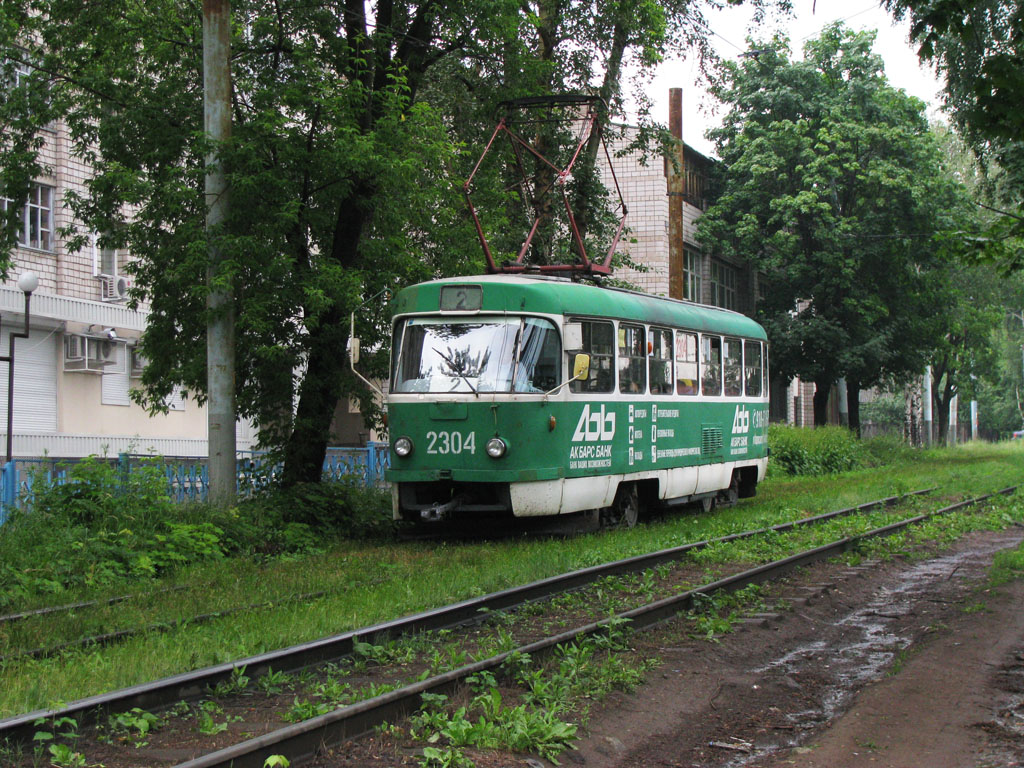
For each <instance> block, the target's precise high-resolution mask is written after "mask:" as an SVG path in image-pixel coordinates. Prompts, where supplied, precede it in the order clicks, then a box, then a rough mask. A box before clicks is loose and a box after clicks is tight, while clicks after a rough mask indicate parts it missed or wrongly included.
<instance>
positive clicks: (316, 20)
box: [4, 0, 500, 483]
mask: <svg viewBox="0 0 1024 768" xmlns="http://www.w3.org/2000/svg"><path fill="white" fill-rule="evenodd" d="M29 7H30V8H31V11H30V12H29V13H28V15H27V16H26V17H25V22H26V25H27V26H26V28H24V29H22V30H20V31H19V38H18V41H17V42H23V41H24V40H31V41H35V42H38V47H36V48H34V49H33V50H31V51H29V52H27V53H25V54H24V55H30V56H31V58H32V62H31V63H32V65H33V66H34V67H35V69H36V70H37V72H38V73H39V75H40V80H42V79H43V77H45V78H46V79H47V80H48V81H49V82H48V83H47V85H48V86H49V98H50V99H52V102H53V109H54V111H55V112H56V113H57V114H59V115H62V116H63V118H64V119H65V120H66V122H67V124H68V126H69V128H70V131H71V136H72V139H73V142H74V147H73V151H75V152H77V153H80V154H82V155H83V156H85V157H86V158H87V159H89V160H90V162H91V163H92V165H93V168H94V172H95V175H94V177H93V178H92V179H91V180H89V181H88V192H87V194H85V195H83V196H81V197H71V198H69V199H67V200H65V202H66V204H68V205H70V206H71V208H72V209H73V210H74V212H75V214H76V216H77V217H78V219H79V220H80V221H81V222H82V226H81V227H80V228H79V230H78V231H77V232H74V233H69V234H72V236H73V240H72V242H73V243H75V242H78V243H81V242H82V241H83V240H84V238H85V235H86V234H87V233H88V232H89V231H90V230H92V231H95V232H98V233H99V234H100V237H101V242H102V243H103V244H105V245H110V246H115V247H122V248H128V249H129V250H130V251H131V252H132V253H133V254H134V255H135V256H136V257H138V260H137V261H136V262H134V264H133V265H132V269H133V271H134V277H135V284H136V286H137V287H138V293H137V294H136V299H147V300H148V301H149V303H150V309H151V313H150V316H149V323H148V327H147V329H146V332H145V334H144V336H143V338H142V351H143V353H144V354H145V355H146V357H147V359H148V360H149V361H150V364H149V366H147V369H146V372H145V374H144V377H143V384H144V387H145V389H144V392H143V400H144V402H145V403H146V404H147V405H148V406H150V407H152V408H160V407H162V404H163V402H164V399H165V398H166V396H167V395H168V394H169V393H170V391H171V388H172V386H173V385H174V384H175V383H180V384H183V385H184V386H185V387H186V388H187V389H188V391H190V392H192V393H196V394H197V395H198V396H199V397H200V398H201V397H202V393H203V391H204V387H205V380H206V375H205V352H204V349H205V345H204V344H203V338H204V330H205V324H206V322H205V321H206V312H207V310H206V308H205V292H206V288H205V286H204V284H203V281H202V275H203V274H204V273H205V269H206V257H205V252H206V250H207V249H206V239H207V236H206V233H204V231H203V211H204V201H203V195H202V191H203V183H202V182H203V168H202V158H203V157H204V155H205V154H206V153H207V150H208V149H212V150H213V151H216V152H218V153H219V155H220V156H221V157H222V159H223V162H224V163H225V165H226V167H227V168H228V174H229V179H230V186H231V189H232V198H233V206H232V212H231V215H230V217H229V218H228V219H227V221H226V222H225V224H224V226H223V229H222V230H221V231H220V232H216V233H214V234H213V237H215V238H216V239H217V240H218V241H219V245H220V248H221V250H222V252H223V253H224V254H225V255H226V257H227V258H226V261H225V265H224V268H223V269H222V270H221V272H220V273H219V274H218V275H217V277H216V279H217V280H220V281H224V282H226V283H229V284H231V285H233V286H234V289H235V293H236V307H237V316H238V344H237V359H238V377H237V391H238V402H239V406H240V412H241V413H242V414H243V415H246V416H249V417H251V418H253V419H254V421H255V422H256V424H257V426H258V428H259V431H260V439H261V441H262V442H263V443H265V444H267V445H269V446H272V447H276V448H278V449H279V450H280V451H281V453H282V454H283V456H284V460H285V481H286V482H288V483H291V482H298V481H315V480H318V479H319V477H320V466H321V464H322V461H323V455H324V450H325V448H326V445H327V440H328V437H329V429H328V428H329V424H330V421H331V417H332V414H333V413H334V410H335V407H336V405H337V403H338V402H339V400H340V398H341V397H342V395H343V394H359V393H362V392H363V391H364V390H363V389H362V387H361V386H359V385H357V384H356V382H355V381H354V379H353V377H352V376H351V374H350V373H349V372H348V371H347V370H346V365H345V355H344V353H343V351H344V349H345V344H346V341H347V337H348V325H349V323H348V320H349V314H350V313H351V312H352V311H353V310H354V309H356V308H357V307H358V306H360V304H361V303H362V302H363V301H364V299H365V298H367V297H369V296H372V295H374V294H376V293H378V292H379V291H381V290H382V289H385V288H395V287H397V286H400V285H402V284H405V283H408V282H411V281H415V280H418V279H424V278H427V277H430V276H431V275H433V274H436V273H438V272H451V271H455V270H457V269H460V268H463V269H464V268H468V266H469V261H470V259H469V258H468V257H469V255H470V254H469V252H468V251H466V250H463V249H459V248H458V247H453V246H452V243H455V242H458V240H459V237H458V236H457V235H456V234H455V233H456V232H457V231H458V230H459V228H460V227H462V226H463V224H462V222H461V221H460V217H459V214H460V212H461V211H460V206H459V201H458V198H457V197H456V194H455V193H456V191H457V190H456V189H455V188H454V185H453V184H452V183H451V180H450V179H449V178H448V177H447V175H446V172H445V171H446V168H447V166H448V165H449V163H450V162H451V160H452V158H453V156H454V146H453V144H452V143H451V142H450V141H449V138H448V135H447V133H446V131H445V127H444V125H443V123H442V120H441V117H440V115H439V114H438V113H437V111H436V110H433V109H431V108H430V107H429V106H428V105H427V104H425V103H422V102H418V101H417V100H416V89H417V87H418V86H419V84H420V83H421V82H422V79H423V77H424V73H425V72H426V71H427V69H428V68H429V66H430V65H431V64H432V63H433V62H434V61H436V60H437V59H438V58H440V57H443V56H444V55H447V54H449V53H450V52H451V51H455V50H463V49H465V48H466V47H467V46H468V45H470V44H471V43H472V40H473V37H474V35H475V34H476V31H477V28H475V27H473V26H469V25H466V24H465V16H466V15H469V16H471V17H476V16H480V17H482V18H487V17H485V16H484V15H483V14H481V13H479V12H478V11H477V9H475V8H473V7H472V6H471V5H467V4H460V3H453V4H449V5H448V6H446V9H445V13H444V14H442V13H440V12H439V9H438V8H437V7H436V5H435V4H434V3H433V2H430V1H429V0H427V1H426V2H422V3H389V4H382V5H381V6H380V7H379V9H378V12H377V15H376V17H375V18H369V17H367V16H366V14H365V13H364V12H363V10H362V9H363V5H362V4H361V3H347V4H342V3H337V4H330V5H324V4H309V3H299V2H280V3H275V4H267V3H259V2H236V3H234V15H233V18H234V26H235V34H234V40H233V45H232V49H233V52H234V56H233V58H234V60H233V62H232V70H233V122H234V131H233V137H232V140H231V141H230V142H229V143H227V144H225V145H224V146H220V147H212V148H211V147H208V146H206V143H205V142H204V140H203V138H202V135H201V117H202V108H201V103H202V102H201V95H202V92H201V71H202V68H201V51H202V49H201V33H200V26H199V21H200V19H201V15H200V13H199V10H200V9H199V7H198V5H196V4H193V3H181V2H173V1H171V0H164V1H163V2H153V3H146V4H143V5H132V6H129V7H121V6H116V5H112V4H103V3H100V4H90V5H89V6H86V7H83V6H82V5H81V4H80V3H75V2H68V1H66V0H52V1H50V2H45V1H44V0H40V1H39V2H35V3H31V4H30V6H29ZM499 8H500V6H499ZM4 42H5V43H7V44H8V47H7V50H10V47H9V46H10V44H11V43H13V42H16V41H13V40H10V39H9V38H8V40H5V41H4ZM11 55H12V57H13V56H17V55H20V54H19V52H18V51H12V54H11ZM35 127H36V128H38V126H35ZM31 129H32V126H29V125H26V130H25V134H26V135H27V134H28V132H29V130H31ZM397 201H400V203H399V202H397ZM383 306H384V304H383V302H378V303H374V304H371V305H368V306H366V307H364V308H363V311H361V312H360V313H359V322H358V326H359V329H360V332H361V333H362V334H363V335H364V336H365V337H367V338H368V341H369V342H370V343H371V344H373V343H374V342H377V341H379V340H380V339H381V338H382V335H383V332H384V331H385V329H386V328H387V318H386V316H385V312H384V310H383ZM373 364H374V365H375V366H376V370H377V371H378V372H379V371H380V370H381V369H382V367H383V366H384V365H386V361H384V360H376V361H373ZM293 403H294V409H293V408H292V404H293ZM364 406H371V400H370V398H368V397H367V398H364Z"/></svg>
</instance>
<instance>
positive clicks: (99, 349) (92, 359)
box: [86, 339, 117, 367]
mask: <svg viewBox="0 0 1024 768" xmlns="http://www.w3.org/2000/svg"><path fill="white" fill-rule="evenodd" d="M88 341H89V354H88V355H87V356H86V357H87V359H88V362H89V363H90V364H92V365H97V366H100V367H103V366H105V365H111V364H112V363H115V362H117V347H116V344H117V342H114V341H111V340H110V339H89V340H88Z"/></svg>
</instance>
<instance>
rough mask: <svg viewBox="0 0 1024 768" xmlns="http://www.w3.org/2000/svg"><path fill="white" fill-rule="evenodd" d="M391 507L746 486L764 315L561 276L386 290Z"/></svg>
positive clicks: (754, 446) (755, 428)
mask: <svg viewBox="0 0 1024 768" xmlns="http://www.w3.org/2000/svg"><path fill="white" fill-rule="evenodd" d="M395 305H396V312H395V318H394V343H393V350H392V355H393V359H392V375H391V386H390V392H389V394H388V421H389V431H390V434H391V457H390V458H391V469H390V470H389V471H388V473H387V478H388V479H389V480H390V481H391V483H392V489H393V495H394V513H395V517H396V518H399V519H407V520H415V521H433V520H440V519H456V520H458V519H470V518H481V517H485V516H499V517H500V516H506V517H516V518H526V517H538V516H551V515H566V514H572V513H586V514H587V515H589V516H590V517H591V518H593V519H597V518H598V517H599V518H600V519H601V521H602V522H603V523H605V524H625V525H632V524H633V523H634V522H635V521H636V519H637V516H638V513H639V510H640V509H641V508H642V507H643V506H644V505H652V504H659V503H663V504H683V503H692V502H702V503H703V504H704V505H705V506H706V507H707V508H709V507H710V504H711V502H712V501H713V499H714V498H715V497H716V496H717V497H719V498H722V497H727V498H730V499H735V498H737V497H744V496H752V495H754V492H755V489H756V487H757V483H758V482H759V481H761V480H762V479H764V474H765V470H766V467H767V461H768V459H767V429H768V375H767V339H766V336H765V332H764V329H762V328H761V326H759V325H758V324H757V323H755V322H754V321H753V320H751V319H750V318H748V317H745V316H744V315H741V314H738V313H736V312H731V311H728V310H724V309H719V308H716V307H709V306H703V305H699V304H693V303H690V302H684V301H677V300H672V299H664V298H658V297H655V296H649V295H645V294H641V293H636V292H632V291H624V290H619V289H614V288H605V287H599V286H596V285H591V284H584V283H580V282H573V281H569V280H566V279H564V278H551V277H527V276H520V275H515V276H513V275H488V276H480V277H464V278H454V279H449V280H437V281H433V282H429V283H423V284H420V285H415V286H412V287H410V288H407V289H405V290H404V291H402V292H401V293H399V294H398V296H397V297H396V299H395Z"/></svg>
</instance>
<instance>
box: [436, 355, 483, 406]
mask: <svg viewBox="0 0 1024 768" xmlns="http://www.w3.org/2000/svg"><path fill="white" fill-rule="evenodd" d="M434 351H435V352H436V353H437V354H439V355H440V356H441V359H442V360H444V361H445V362H446V363H448V367H449V368H451V369H452V373H454V374H455V375H456V376H458V377H459V378H461V379H462V380H463V381H464V382H466V386H467V387H469V390H470V391H471V392H472V393H473V394H474V395H475V396H476V397H480V393H479V392H477V391H476V387H474V386H473V385H472V384H471V383H470V381H469V378H468V377H467V376H466V374H464V373H463V372H462V366H460V365H456V364H455V361H454V360H452V359H451V358H450V357H449V356H448V355H446V354H445V353H444V352H442V351H441V350H440V349H438V348H437V347H434Z"/></svg>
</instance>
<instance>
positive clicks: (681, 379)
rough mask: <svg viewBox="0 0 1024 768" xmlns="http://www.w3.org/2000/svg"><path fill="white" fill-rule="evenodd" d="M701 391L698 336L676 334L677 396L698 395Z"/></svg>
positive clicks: (679, 332)
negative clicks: (698, 371) (698, 366)
mask: <svg viewBox="0 0 1024 768" xmlns="http://www.w3.org/2000/svg"><path fill="white" fill-rule="evenodd" d="M699 391H700V384H699V383H698V381H697V334H696V333H683V332H682V331H677V332H676V394H677V395H696V394H697V393H698V392H699Z"/></svg>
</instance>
